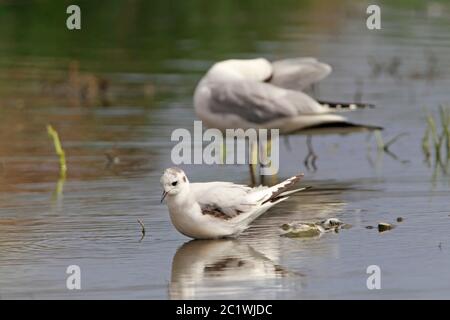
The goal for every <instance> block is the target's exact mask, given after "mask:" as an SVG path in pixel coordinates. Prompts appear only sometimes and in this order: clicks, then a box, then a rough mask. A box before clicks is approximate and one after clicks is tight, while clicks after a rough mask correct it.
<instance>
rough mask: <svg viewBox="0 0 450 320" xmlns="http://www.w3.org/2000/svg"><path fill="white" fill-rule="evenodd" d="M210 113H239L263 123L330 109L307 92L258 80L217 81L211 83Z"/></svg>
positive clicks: (242, 116)
mask: <svg viewBox="0 0 450 320" xmlns="http://www.w3.org/2000/svg"><path fill="white" fill-rule="evenodd" d="M208 89H209V100H208V103H209V105H208V107H209V109H210V111H211V112H213V113H217V114H223V115H236V116H238V117H240V118H241V119H245V120H246V121H248V122H250V123H256V124H264V123H266V122H270V121H273V120H277V119H280V118H285V117H294V116H298V115H302V114H312V115H314V114H321V113H325V112H327V111H328V109H327V108H325V107H323V106H322V105H320V104H319V103H318V102H316V101H315V100H314V99H312V98H311V97H309V96H308V95H306V94H304V93H302V92H299V91H294V90H288V89H284V88H279V87H276V86H274V85H271V84H269V83H263V82H256V81H228V82H226V81H218V82H211V83H209V84H208Z"/></svg>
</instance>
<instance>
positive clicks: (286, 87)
mask: <svg viewBox="0 0 450 320" xmlns="http://www.w3.org/2000/svg"><path fill="white" fill-rule="evenodd" d="M330 72H331V67H330V66H329V65H327V64H325V63H322V62H319V61H318V60H317V59H315V58H295V59H286V60H280V61H275V62H272V63H271V62H269V61H268V60H266V59H264V58H259V59H248V60H236V59H232V60H225V61H221V62H217V63H215V64H214V65H213V66H212V67H211V68H210V69H209V70H208V72H207V73H206V75H205V76H204V77H203V78H202V79H201V80H200V82H199V83H198V85H197V87H196V89H195V93H194V107H195V111H196V114H197V116H198V117H199V118H200V119H201V120H202V121H203V122H204V123H205V125H206V126H208V127H210V128H217V129H219V130H222V131H224V130H226V129H239V128H242V129H244V130H245V129H249V128H256V129H261V128H264V129H279V130H280V134H294V133H305V134H310V133H347V132H353V131H372V130H380V129H382V128H380V127H377V126H370V125H360V124H355V123H352V122H350V121H349V120H348V119H347V118H346V117H344V116H343V115H341V114H336V112H338V111H344V110H347V111H348V110H353V109H357V108H360V107H367V106H370V105H369V104H358V103H338V102H323V101H321V102H319V101H316V100H314V99H313V98H311V97H310V96H309V95H307V94H305V93H304V92H302V91H303V90H305V89H307V88H308V87H310V86H311V85H313V84H315V83H316V82H318V81H320V80H322V79H323V78H325V77H326V76H328V74H330ZM309 139H310V138H309ZM308 149H309V152H310V153H313V151H312V146H311V143H310V141H309V140H308ZM314 157H315V155H314ZM305 160H306V159H305Z"/></svg>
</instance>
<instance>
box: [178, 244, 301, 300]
mask: <svg viewBox="0 0 450 320" xmlns="http://www.w3.org/2000/svg"><path fill="white" fill-rule="evenodd" d="M299 276H302V275H301V274H299V273H294V272H289V271H287V270H286V269H284V268H283V267H281V266H279V265H278V264H275V263H274V262H273V261H272V260H270V259H269V258H267V257H266V256H265V255H263V254H262V253H260V252H258V251H256V250H255V249H253V248H252V247H251V246H250V245H248V244H245V243H242V242H241V241H239V240H227V239H224V240H192V241H189V242H187V243H185V244H183V245H182V246H181V247H180V248H179V249H178V250H177V252H176V254H175V256H174V257H173V261H172V276H171V281H170V285H169V296H170V298H171V299H196V298H208V295H209V294H213V295H214V297H218V298H227V297H228V298H236V297H238V296H242V297H245V296H247V298H256V296H255V289H258V291H261V290H262V291H266V290H268V291H270V292H271V294H274V293H275V294H276V291H277V290H278V291H279V290H282V288H285V286H286V284H285V283H284V282H287V281H286V278H288V277H299ZM295 282H297V281H295ZM296 285H299V283H296ZM248 294H251V296H249V295H248ZM263 294H264V296H265V297H267V295H268V292H265V293H263ZM275 297H276V296H274V298H275Z"/></svg>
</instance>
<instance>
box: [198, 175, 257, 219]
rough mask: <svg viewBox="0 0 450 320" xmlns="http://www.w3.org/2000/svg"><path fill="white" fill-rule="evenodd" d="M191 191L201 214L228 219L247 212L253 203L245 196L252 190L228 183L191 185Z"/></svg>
mask: <svg viewBox="0 0 450 320" xmlns="http://www.w3.org/2000/svg"><path fill="white" fill-rule="evenodd" d="M190 187H191V191H192V193H193V195H194V197H195V199H196V201H197V202H198V203H199V205H200V207H201V209H202V212H203V214H209V215H213V216H216V217H220V218H223V219H229V218H232V217H235V216H237V215H240V214H242V213H245V212H247V211H249V210H250V209H251V208H252V207H253V206H254V205H255V203H252V202H251V201H249V199H248V197H247V195H248V194H249V193H250V192H251V190H252V188H250V187H247V186H243V185H238V184H234V183H230V182H209V183H191V184H190Z"/></svg>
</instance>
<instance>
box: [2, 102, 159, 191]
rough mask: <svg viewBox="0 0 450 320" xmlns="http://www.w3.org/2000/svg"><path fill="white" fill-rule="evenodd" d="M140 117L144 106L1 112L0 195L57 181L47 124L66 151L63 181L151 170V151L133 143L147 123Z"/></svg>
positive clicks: (35, 109)
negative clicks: (100, 110)
mask: <svg viewBox="0 0 450 320" xmlns="http://www.w3.org/2000/svg"><path fill="white" fill-rule="evenodd" d="M144 115H146V112H145V109H144V108H140V109H139V108H138V109H136V108H131V111H130V112H128V111H123V114H120V115H114V116H110V115H108V113H106V114H103V113H94V112H91V111H89V110H86V109H83V108H81V109H80V108H71V109H70V111H68V112H66V111H63V112H58V111H57V110H55V109H49V108H33V109H28V108H4V109H0V137H1V139H0V164H1V165H0V192H5V191H15V190H18V189H17V187H18V185H20V184H25V183H45V182H56V181H57V180H58V178H59V164H58V157H57V156H56V155H55V151H54V148H53V143H52V140H51V139H50V138H49V137H48V135H47V132H46V125H47V124H48V123H51V124H52V125H54V127H55V128H56V129H57V131H58V133H59V136H60V139H61V143H62V146H63V148H64V150H65V152H66V157H67V166H68V171H67V179H68V180H69V179H72V180H73V179H74V180H86V179H98V178H102V177H107V176H113V175H132V174H135V173H137V172H142V171H144V172H149V171H151V170H152V166H151V163H152V161H153V160H154V158H155V156H156V152H155V151H153V150H151V149H150V148H149V147H140V146H139V145H137V146H133V145H132V143H133V141H139V140H138V138H139V137H140V135H142V133H141V132H139V130H142V128H143V127H145V125H146V118H145V116H144ZM141 141H142V140H141Z"/></svg>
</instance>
